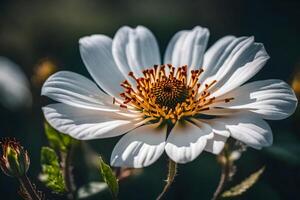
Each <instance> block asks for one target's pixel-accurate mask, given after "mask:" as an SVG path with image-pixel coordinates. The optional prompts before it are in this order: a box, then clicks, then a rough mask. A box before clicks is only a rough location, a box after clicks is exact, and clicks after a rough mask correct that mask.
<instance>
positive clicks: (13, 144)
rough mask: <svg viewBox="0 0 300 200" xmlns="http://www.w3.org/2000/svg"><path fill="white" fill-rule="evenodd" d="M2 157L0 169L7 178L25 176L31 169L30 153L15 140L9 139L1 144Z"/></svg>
mask: <svg viewBox="0 0 300 200" xmlns="http://www.w3.org/2000/svg"><path fill="white" fill-rule="evenodd" d="M0 144H1V146H2V155H1V158H0V167H1V169H2V171H3V172H4V173H5V174H6V175H7V176H12V177H20V176H24V175H25V174H26V172H27V170H28V168H29V165H30V159H29V156H28V153H27V151H26V150H24V148H23V147H22V146H21V145H20V143H19V142H18V141H16V140H15V139H11V138H7V139H4V140H3V141H1V142H0Z"/></svg>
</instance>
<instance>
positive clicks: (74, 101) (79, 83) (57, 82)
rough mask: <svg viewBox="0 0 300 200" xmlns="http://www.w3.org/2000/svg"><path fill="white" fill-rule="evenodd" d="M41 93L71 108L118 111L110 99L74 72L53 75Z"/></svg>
mask: <svg viewBox="0 0 300 200" xmlns="http://www.w3.org/2000/svg"><path fill="white" fill-rule="evenodd" d="M41 93H42V95H45V96H48V97H50V98H52V99H53V100H55V101H58V102H61V103H65V104H68V105H71V106H76V107H81V108H88V109H96V110H103V111H104V110H108V111H117V110H119V109H118V108H117V107H116V106H113V105H112V101H113V98H112V97H110V96H108V95H107V94H105V93H103V92H102V91H101V90H100V89H99V88H98V87H97V85H96V84H95V83H93V82H92V81H90V80H89V79H87V78H85V77H84V76H82V75H80V74H77V73H74V72H68V71H61V72H57V73H55V74H53V75H52V76H50V77H49V78H48V79H47V81H46V82H45V83H44V85H43V87H42V92H41Z"/></svg>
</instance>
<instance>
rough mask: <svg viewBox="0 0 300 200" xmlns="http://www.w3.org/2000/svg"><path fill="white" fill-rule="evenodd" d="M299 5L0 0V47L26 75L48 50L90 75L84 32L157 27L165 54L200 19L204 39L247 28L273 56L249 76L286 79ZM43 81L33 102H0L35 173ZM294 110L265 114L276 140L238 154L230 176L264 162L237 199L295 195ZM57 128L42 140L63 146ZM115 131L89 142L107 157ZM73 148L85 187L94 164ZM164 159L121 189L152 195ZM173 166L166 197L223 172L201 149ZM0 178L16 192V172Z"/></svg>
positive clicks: (191, 194)
mask: <svg viewBox="0 0 300 200" xmlns="http://www.w3.org/2000/svg"><path fill="white" fill-rule="evenodd" d="M299 10H300V1H297V0H286V1H280V0H273V1H272V0H270V1H260V0H252V1H239V0H228V1H218V0H187V1H179V0H173V1H170V0H166V1H159V0H145V1H138V0H89V1H86V0H52V1H38V0H27V1H18V0H2V1H1V3H0V38H1V40H0V55H1V56H6V57H8V58H10V59H11V60H13V61H14V62H16V63H17V64H19V65H20V66H21V67H22V70H23V71H24V72H25V73H26V75H27V77H28V79H29V80H31V78H32V77H33V76H34V72H35V69H36V67H37V63H39V62H40V60H43V59H44V58H45V57H46V58H49V59H50V60H51V61H53V62H54V63H55V64H56V65H57V68H58V70H70V71H75V72H78V73H81V74H83V75H85V76H87V77H90V76H89V74H88V72H87V70H86V69H85V67H84V65H83V63H82V61H81V58H80V54H79V50H78V39H79V38H80V37H82V36H86V35H91V34H106V35H109V36H110V37H113V35H114V33H115V32H116V30H117V29H118V28H120V26H123V25H130V26H136V25H138V24H142V25H145V26H147V27H149V28H150V29H151V30H152V31H153V33H154V34H155V35H156V36H157V38H158V41H159V45H160V48H161V54H162V56H163V52H164V49H165V47H166V45H167V43H168V41H169V39H170V38H171V37H172V36H173V34H175V33H176V32H177V31H179V30H182V29H190V28H192V27H194V26H195V25H201V26H205V27H208V28H209V29H210V41H209V45H211V44H212V43H213V42H215V41H216V40H217V39H218V38H220V37H222V36H224V35H228V34H233V35H237V36H242V35H254V36H255V38H256V40H257V41H259V42H262V43H264V45H265V47H266V49H267V51H268V53H269V54H270V56H271V59H270V60H269V62H268V63H267V65H266V66H265V67H264V68H263V70H262V71H261V72H260V73H258V74H257V75H256V76H255V78H254V79H257V80H261V79H266V78H279V79H283V80H285V81H287V82H289V80H291V79H292V78H293V76H294V73H295V72H296V71H299V70H300V54H299V52H300V51H299V44H300V37H299V35H300V30H299V29H300V27H299V19H300V12H299ZM40 87H41V85H34V84H32V92H33V94H34V99H33V101H34V102H33V107H32V108H30V109H25V110H20V111H15V112H11V111H9V110H7V109H5V108H3V107H1V108H0V111H1V112H0V122H1V123H0V134H1V136H13V137H16V138H20V139H22V140H21V141H22V144H23V146H24V147H25V148H26V149H28V152H29V153H30V158H31V166H30V171H29V173H30V177H32V178H34V177H37V176H38V174H39V173H40V170H41V169H40V157H41V155H40V153H41V152H40V149H41V147H42V146H45V145H46V144H48V139H47V136H45V134H44V118H43V115H42V113H41V107H42V106H43V105H46V104H48V103H50V102H51V101H50V100H49V99H46V98H43V97H41V96H40ZM298 95H299V94H298ZM299 119H300V110H299V108H298V110H297V111H296V113H295V114H294V115H293V116H291V117H290V118H289V119H286V120H283V121H280V122H275V123H274V122H273V123H272V122H271V127H272V129H273V132H274V145H273V146H272V147H270V148H266V149H264V150H262V151H256V150H253V149H249V150H248V151H247V152H245V153H244V154H243V156H242V158H241V159H240V160H238V162H237V167H238V171H237V174H236V177H235V180H233V183H232V184H233V185H236V184H238V183H239V182H238V181H239V180H242V179H243V178H244V177H247V176H248V174H250V173H251V172H252V170H253V169H256V168H258V167H259V166H262V165H266V167H267V170H266V171H265V173H264V175H263V176H262V177H261V179H260V181H259V182H258V183H257V184H255V186H254V187H253V188H252V189H251V190H249V191H247V192H245V193H244V194H243V196H242V197H235V198H234V199H243V200H244V199H255V200H265V199H272V200H279V199H297V198H298V196H299V194H298V191H299V189H298V188H299V185H300V167H299V148H300V142H299V137H300V135H299V130H300V123H299ZM50 132H51V131H50ZM54 135H55V134H53V136H51V137H49V138H52V137H54ZM61 136H62V135H59V136H58V137H57V136H55V137H54V138H52V139H50V140H51V142H50V143H49V145H50V146H51V147H52V148H53V149H55V151H57V148H58V147H59V146H60V147H64V148H65V147H66V144H67V143H68V142H67V140H68V139H66V141H65V139H64V138H61ZM63 136H65V135H63ZM118 139H119V138H110V139H105V140H95V141H88V142H87V143H88V144H89V145H91V146H92V148H93V150H95V151H96V152H98V153H101V155H103V158H105V160H109V157H110V154H111V151H112V149H113V147H114V145H115V144H116V142H117V141H118ZM75 155H76V156H75V157H74V159H75V160H74V170H73V171H74V174H75V175H76V176H75V182H76V184H77V186H78V188H81V187H85V186H86V184H88V183H89V182H90V181H93V182H99V181H101V179H100V178H101V177H100V175H99V174H100V173H99V171H96V172H95V171H93V170H91V168H89V167H87V166H86V165H89V164H88V162H87V161H86V160H85V159H83V157H84V156H85V155H82V153H81V151H80V149H78V150H76V153H75ZM87 160H88V159H87ZM166 160H167V158H166V156H163V157H162V158H161V159H159V161H158V162H156V163H155V164H153V165H151V166H150V167H147V168H145V169H144V170H143V173H142V174H141V175H140V176H136V177H130V178H128V179H126V180H124V181H123V182H121V184H120V188H119V195H118V196H119V199H132V200H134V199H155V197H156V196H157V195H158V194H159V193H160V192H161V189H162V187H163V185H164V179H165V177H166V170H167V161H166ZM178 170H179V172H178V176H177V177H176V180H175V182H174V184H173V185H172V187H171V189H170V191H169V192H168V194H167V195H166V198H167V199H174V200H181V199H203V200H206V199H210V197H211V195H212V194H213V192H214V189H215V187H216V186H217V183H218V179H219V175H220V169H219V166H218V165H217V164H216V160H215V156H214V155H211V154H209V153H203V154H202V155H201V156H200V157H199V158H198V159H196V160H195V161H194V162H192V163H189V164H186V165H179V168H178ZM141 183H142V184H141ZM0 185H1V187H0V194H5V198H6V199H7V200H15V199H18V197H17V193H16V189H17V186H18V185H17V183H16V182H14V180H11V179H9V178H8V177H5V176H4V175H0ZM96 188H97V187H96ZM49 195H50V196H51V193H49ZM100 198H101V199H110V196H109V195H106V196H104V197H99V196H97V195H96V196H91V197H90V198H89V199H100ZM55 199H59V197H57V198H55Z"/></svg>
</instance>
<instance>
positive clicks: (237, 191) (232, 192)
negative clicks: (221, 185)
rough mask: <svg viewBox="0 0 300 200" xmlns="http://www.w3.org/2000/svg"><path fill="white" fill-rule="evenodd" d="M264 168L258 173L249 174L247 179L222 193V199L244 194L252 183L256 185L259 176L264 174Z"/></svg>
mask: <svg viewBox="0 0 300 200" xmlns="http://www.w3.org/2000/svg"><path fill="white" fill-rule="evenodd" d="M264 170H265V167H262V168H261V169H259V170H258V171H256V172H254V173H253V174H251V175H250V176H249V177H248V178H246V179H245V180H244V181H242V182H241V183H240V184H238V185H236V186H234V187H232V188H230V189H229V190H227V191H225V192H223V194H222V195H221V196H222V197H235V196H238V195H241V194H242V193H244V192H246V191H247V190H248V189H249V188H251V187H252V186H253V185H254V183H256V182H257V181H258V179H259V177H260V175H261V174H262V173H263V172H264Z"/></svg>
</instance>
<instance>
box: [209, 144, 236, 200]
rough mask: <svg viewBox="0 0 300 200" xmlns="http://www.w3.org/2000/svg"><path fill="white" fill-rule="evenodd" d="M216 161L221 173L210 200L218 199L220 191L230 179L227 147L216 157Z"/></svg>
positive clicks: (230, 166) (230, 164) (230, 163)
mask: <svg viewBox="0 0 300 200" xmlns="http://www.w3.org/2000/svg"><path fill="white" fill-rule="evenodd" d="M218 159H219V162H220V164H221V167H222V172H221V176H220V181H219V184H218V187H217V189H216V190H215V192H214V195H213V197H212V198H211V200H218V199H219V198H220V196H221V194H222V191H223V190H224V187H225V186H226V184H227V183H228V181H229V179H230V171H231V168H232V165H233V163H232V162H231V161H230V160H229V150H228V147H227V146H225V148H224V150H223V152H222V153H221V154H220V155H219V156H218Z"/></svg>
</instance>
